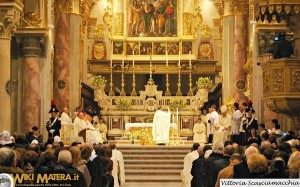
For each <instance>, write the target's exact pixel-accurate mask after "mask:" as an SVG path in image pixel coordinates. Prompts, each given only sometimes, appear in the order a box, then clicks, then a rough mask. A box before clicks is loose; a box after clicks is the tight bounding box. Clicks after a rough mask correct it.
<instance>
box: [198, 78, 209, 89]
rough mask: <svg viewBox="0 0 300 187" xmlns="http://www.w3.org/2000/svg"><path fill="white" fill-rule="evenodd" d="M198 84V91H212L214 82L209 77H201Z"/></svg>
mask: <svg viewBox="0 0 300 187" xmlns="http://www.w3.org/2000/svg"><path fill="white" fill-rule="evenodd" d="M196 84H197V87H198V89H210V88H211V87H212V86H213V82H212V80H211V79H210V78H209V77H199V79H198V81H196Z"/></svg>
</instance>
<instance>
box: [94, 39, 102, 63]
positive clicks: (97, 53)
mask: <svg viewBox="0 0 300 187" xmlns="http://www.w3.org/2000/svg"><path fill="white" fill-rule="evenodd" d="M104 52H105V44H104V43H103V42H100V43H96V44H94V57H95V58H96V59H97V60H102V59H103V58H104Z"/></svg>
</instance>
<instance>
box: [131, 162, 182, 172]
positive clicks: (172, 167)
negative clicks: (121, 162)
mask: <svg viewBox="0 0 300 187" xmlns="http://www.w3.org/2000/svg"><path fill="white" fill-rule="evenodd" d="M132 169H137V170H144V169H145V170H149V169H153V170H154V169H164V170H182V169H183V164H180V165H179V164H178V165H174V164H163V165H160V164H149V165H138V164H126V165H125V171H126V172H127V170H132Z"/></svg>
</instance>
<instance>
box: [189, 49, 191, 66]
mask: <svg viewBox="0 0 300 187" xmlns="http://www.w3.org/2000/svg"><path fill="white" fill-rule="evenodd" d="M189 66H192V60H191V51H189Z"/></svg>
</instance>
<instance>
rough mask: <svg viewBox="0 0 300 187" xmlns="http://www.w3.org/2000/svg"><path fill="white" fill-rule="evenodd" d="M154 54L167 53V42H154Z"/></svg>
mask: <svg viewBox="0 0 300 187" xmlns="http://www.w3.org/2000/svg"><path fill="white" fill-rule="evenodd" d="M153 54H154V55H166V43H165V42H163V43H153Z"/></svg>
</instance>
